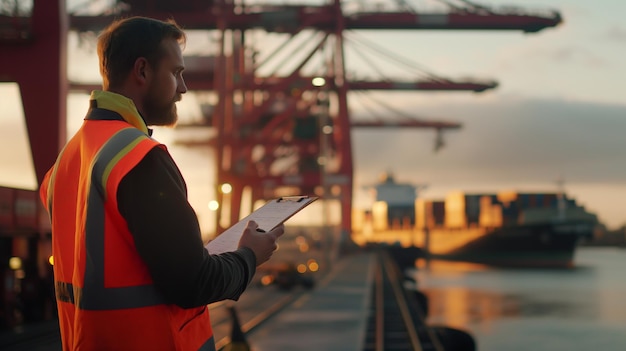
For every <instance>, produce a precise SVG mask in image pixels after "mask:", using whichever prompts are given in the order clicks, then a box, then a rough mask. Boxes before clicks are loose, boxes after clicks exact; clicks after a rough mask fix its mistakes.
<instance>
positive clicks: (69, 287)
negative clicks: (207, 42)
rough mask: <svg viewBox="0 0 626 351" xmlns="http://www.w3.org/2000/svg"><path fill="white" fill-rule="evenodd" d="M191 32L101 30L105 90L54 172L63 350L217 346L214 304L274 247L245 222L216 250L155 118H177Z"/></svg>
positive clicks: (169, 27)
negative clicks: (230, 247)
mask: <svg viewBox="0 0 626 351" xmlns="http://www.w3.org/2000/svg"><path fill="white" fill-rule="evenodd" d="M184 43H185V34H184V32H183V31H182V30H181V29H180V27H178V26H177V25H176V24H175V23H174V22H173V21H169V22H162V21H157V20H154V19H148V18H144V17H132V18H128V19H125V20H121V21H117V22H115V23H113V24H111V25H110V26H109V27H108V28H107V29H105V30H104V32H103V33H102V34H101V36H100V37H99V40H98V55H99V58H100V73H101V75H102V78H103V91H94V92H92V94H91V101H90V103H91V108H90V109H89V112H88V113H87V116H86V118H85V121H84V123H83V125H82V126H81V128H80V129H79V130H78V132H77V133H76V135H74V136H73V137H72V139H71V140H70V141H69V142H68V143H67V145H66V146H65V148H64V149H63V150H62V151H61V153H60V154H59V157H58V159H57V161H56V163H55V165H54V166H53V167H52V168H51V169H50V171H49V172H48V173H47V174H46V177H45V178H44V181H43V182H42V186H41V190H40V193H41V198H42V201H43V202H44V203H45V204H46V206H47V208H48V211H49V212H50V218H51V221H52V245H53V255H54V278H55V289H56V297H57V305H58V311H59V323H60V328H61V339H62V342H63V349H64V350H215V342H214V340H213V332H212V330H211V325H210V320H209V312H208V309H207V307H206V305H207V304H209V303H211V302H215V301H220V300H224V299H233V300H236V299H238V298H239V296H240V295H241V294H242V293H243V291H244V290H245V288H246V287H247V285H248V284H249V282H250V280H251V279H252V276H253V275H254V273H255V270H256V267H257V266H258V265H260V264H261V263H263V262H265V261H267V260H268V259H269V258H270V257H271V255H272V253H273V252H274V250H276V247H277V246H276V239H277V238H278V237H279V236H280V235H282V234H283V232H284V227H283V226H282V225H281V226H280V227H278V228H277V229H275V230H272V231H270V232H268V233H260V232H257V231H256V229H257V225H256V223H254V222H250V223H248V225H247V227H246V229H245V230H244V232H243V234H242V237H241V239H240V242H239V248H238V249H237V250H236V251H234V252H230V253H224V254H221V255H210V254H209V253H208V252H207V251H206V249H205V248H204V244H203V242H202V240H201V237H200V228H199V225H198V220H197V217H196V215H195V213H194V211H193V209H192V208H191V206H190V205H189V203H188V201H187V188H186V185H185V182H184V180H183V177H182V175H181V174H180V172H179V170H178V168H177V166H176V164H175V163H174V161H173V160H172V158H171V157H170V155H169V154H168V152H167V149H166V147H165V146H164V145H162V144H160V143H158V142H157V141H155V140H154V139H152V138H151V137H150V136H149V135H150V134H151V131H150V130H149V129H148V128H147V126H150V125H173V124H174V123H175V122H176V120H177V118H178V117H177V113H176V102H177V101H179V100H180V99H181V95H182V94H184V93H185V92H186V91H187V87H186V86H185V82H184V80H183V77H182V72H183V69H184V62H183V57H182V52H181V45H183V44H184Z"/></svg>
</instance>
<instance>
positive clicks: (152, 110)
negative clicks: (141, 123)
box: [143, 94, 179, 126]
mask: <svg viewBox="0 0 626 351" xmlns="http://www.w3.org/2000/svg"><path fill="white" fill-rule="evenodd" d="M178 100H179V99H176V98H173V99H171V100H170V101H167V102H163V101H160V100H159V99H157V98H155V97H154V94H149V95H148V96H146V98H145V99H144V102H143V107H144V113H145V116H143V117H144V119H145V121H146V124H147V125H149V126H173V125H175V124H176V122H177V121H178V112H177V110H176V101H178Z"/></svg>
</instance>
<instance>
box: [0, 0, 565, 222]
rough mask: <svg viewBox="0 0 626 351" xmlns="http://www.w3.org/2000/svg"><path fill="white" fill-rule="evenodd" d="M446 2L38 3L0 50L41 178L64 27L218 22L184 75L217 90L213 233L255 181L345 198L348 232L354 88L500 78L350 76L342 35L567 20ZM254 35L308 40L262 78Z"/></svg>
mask: <svg viewBox="0 0 626 351" xmlns="http://www.w3.org/2000/svg"><path fill="white" fill-rule="evenodd" d="M5 2H6V1H5ZM445 3H446V4H448V5H449V7H448V10H447V12H444V13H424V12H418V11H415V10H413V9H411V8H409V7H408V6H400V7H395V8H391V9H389V10H386V9H381V8H376V9H375V10H372V9H368V8H367V6H361V7H356V8H351V9H348V8H347V6H346V8H345V9H344V8H343V6H342V3H341V2H340V1H339V0H334V1H332V2H330V3H323V4H320V5H278V4H255V3H250V4H247V3H244V2H227V1H223V0H217V1H205V0H171V1H165V0H160V1H157V0H125V1H121V0H120V1H116V2H114V6H113V7H112V8H108V9H107V11H106V12H105V13H101V14H98V15H96V16H94V15H89V14H82V15H79V14H72V15H71V16H69V23H68V18H67V17H66V15H65V8H64V4H65V0H33V5H32V9H30V12H29V13H26V14H24V13H20V12H10V11H7V10H5V11H4V12H3V13H2V16H1V17H0V29H1V30H0V46H1V47H2V50H3V52H9V53H10V54H9V55H4V54H3V55H1V56H0V78H1V79H2V80H3V81H13V82H17V83H18V84H19V85H20V88H21V93H22V98H23V102H24V110H25V116H26V122H27V126H28V131H29V137H30V140H31V142H32V150H33V159H34V162H35V169H36V172H37V179H38V180H41V178H42V177H43V173H44V172H45V170H46V169H47V168H48V167H49V166H50V165H51V164H52V163H53V162H54V159H55V157H56V154H57V152H58V150H59V148H60V145H62V144H63V142H64V140H65V134H64V133H65V94H66V89H67V84H68V83H67V81H66V75H65V64H66V61H65V50H66V45H65V42H66V38H67V30H68V26H69V27H70V28H71V29H72V30H78V31H98V30H100V29H101V28H103V27H104V26H105V25H107V24H108V23H110V21H111V20H112V19H114V18H116V17H123V16H129V15H143V16H150V17H155V18H169V17H173V18H175V19H176V21H177V22H178V23H180V24H181V25H183V26H184V27H185V28H186V29H188V30H213V31H214V32H215V33H217V37H218V45H217V46H218V49H219V52H218V55H217V56H215V57H214V58H212V59H211V61H212V62H208V61H207V60H206V59H199V60H200V61H202V60H204V62H201V63H204V64H200V65H198V67H197V68H198V69H189V70H188V72H187V71H186V79H187V81H188V85H189V88H190V89H191V90H200V89H202V90H210V91H213V92H214V93H215V95H216V96H217V99H216V101H217V104H216V105H215V106H214V109H213V116H212V118H211V119H212V122H213V124H212V125H213V127H215V129H216V130H217V137H216V139H215V143H214V145H215V147H216V151H217V152H216V155H217V163H216V164H217V184H216V186H217V187H218V191H217V194H218V198H219V202H220V203H221V204H223V205H224V206H223V208H224V210H225V211H224V212H221V213H219V212H218V220H217V221H216V222H217V223H218V228H217V230H216V232H217V233H219V232H221V231H222V229H224V227H226V226H228V225H230V224H231V223H233V222H235V221H236V220H238V218H239V216H240V205H241V196H242V194H243V191H244V188H245V187H250V190H251V192H252V198H253V200H262V199H267V198H270V197H275V196H279V195H281V194H292V193H300V194H317V195H319V196H322V197H323V198H325V199H337V200H339V201H340V202H341V209H342V210H341V216H342V222H341V223H342V224H341V228H342V231H343V232H344V233H345V234H347V233H349V232H350V230H351V207H352V180H353V161H352V146H351V137H350V130H351V127H352V126H353V124H352V122H351V121H350V118H349V111H348V92H349V91H352V90H358V89H383V90H391V89H405V90H470V91H483V90H486V89H491V88H493V87H495V84H494V83H493V82H491V83H487V84H484V83H476V82H467V81H464V82H456V81H452V80H436V79H427V80H422V81H413V82H391V81H369V80H351V79H349V77H348V75H347V74H346V69H345V57H344V41H345V37H344V34H345V32H346V31H348V30H389V29H394V30H418V29H420V30H466V29H471V30H516V31H524V32H537V31H540V30H542V29H544V28H549V27H554V26H556V25H558V24H559V23H560V22H561V17H560V15H559V14H558V12H556V11H549V12H540V13H538V12H528V11H525V10H522V9H514V8H508V9H505V10H496V9H490V8H487V7H484V6H476V5H474V4H473V3H470V2H469V1H457V2H456V3H453V2H452V1H445ZM403 4H404V3H403ZM365 5H367V3H365ZM254 31H263V32H265V33H271V34H284V35H286V36H287V38H288V39H287V40H286V42H291V41H292V40H294V38H296V37H302V36H304V35H310V38H309V39H308V40H307V41H306V42H305V43H306V45H308V46H306V48H302V49H300V50H298V54H299V55H298V57H300V58H299V59H297V58H295V57H291V58H290V62H292V63H294V65H293V67H291V68H290V69H288V70H287V72H283V73H278V71H276V72H275V73H273V74H269V75H262V74H260V68H263V64H262V63H259V62H258V60H257V57H256V53H255V52H253V51H252V50H251V49H250V48H251V46H250V45H249V42H248V40H249V38H248V34H249V33H253V32H254ZM276 51H279V50H276ZM42 58H45V59H42ZM35 60H36V61H35ZM192 61H193V60H192V59H189V60H187V62H189V63H191V62H192ZM307 65H308V66H307ZM311 65H312V66H314V67H313V68H311V67H309V66H311ZM190 66H191V65H190ZM285 66H286V65H285ZM282 68H284V67H282ZM283 71H284V70H283ZM42 82H44V83H43V84H42ZM73 88H74V89H78V88H90V87H89V86H82V87H81V86H78V85H75V86H73ZM44 89H45V90H44ZM44 110H45V111H44ZM405 123H407V124H405V126H408V125H411V126H414V127H425V126H428V127H433V128H436V129H438V130H441V129H444V128H448V127H451V126H445V125H439V126H435V125H425V124H423V122H421V123H422V124H420V122H405ZM400 125H401V124H398V126H400ZM223 183H229V184H230V185H231V186H232V189H233V191H232V192H231V193H230V194H229V195H228V200H229V201H228V202H229V204H225V201H224V200H225V198H224V196H225V194H223V193H221V192H220V191H219V186H220V185H221V184H223ZM253 203H254V201H253ZM224 216H227V217H228V218H225V219H224Z"/></svg>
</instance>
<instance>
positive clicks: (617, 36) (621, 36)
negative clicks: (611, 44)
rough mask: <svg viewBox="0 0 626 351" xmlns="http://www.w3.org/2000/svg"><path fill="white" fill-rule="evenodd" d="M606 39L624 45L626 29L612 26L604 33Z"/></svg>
mask: <svg viewBox="0 0 626 351" xmlns="http://www.w3.org/2000/svg"><path fill="white" fill-rule="evenodd" d="M606 37H607V38H608V39H609V40H611V41H615V42H618V43H620V44H623V43H626V28H622V27H621V26H618V25H615V26H612V27H610V28H609V29H608V30H607V31H606Z"/></svg>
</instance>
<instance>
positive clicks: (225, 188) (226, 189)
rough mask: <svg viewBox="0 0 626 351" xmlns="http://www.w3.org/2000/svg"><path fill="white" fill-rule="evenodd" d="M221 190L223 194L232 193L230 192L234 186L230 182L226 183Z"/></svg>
mask: <svg viewBox="0 0 626 351" xmlns="http://www.w3.org/2000/svg"><path fill="white" fill-rule="evenodd" d="M220 190H221V191H222V193H223V194H230V192H231V191H233V186H232V185H230V184H228V183H224V184H222V186H221V187H220Z"/></svg>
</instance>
